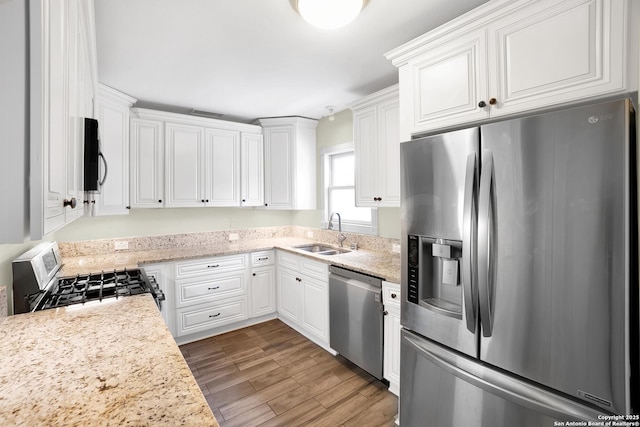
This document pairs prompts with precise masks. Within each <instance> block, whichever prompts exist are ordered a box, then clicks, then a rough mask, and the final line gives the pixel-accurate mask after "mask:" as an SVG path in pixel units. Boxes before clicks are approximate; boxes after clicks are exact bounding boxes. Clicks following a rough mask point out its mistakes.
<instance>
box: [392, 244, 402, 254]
mask: <svg viewBox="0 0 640 427" xmlns="http://www.w3.org/2000/svg"><path fill="white" fill-rule="evenodd" d="M391 252H393V253H394V254H399V253H400V245H399V244H397V243H393V244H391Z"/></svg>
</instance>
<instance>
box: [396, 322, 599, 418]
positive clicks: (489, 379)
mask: <svg viewBox="0 0 640 427" xmlns="http://www.w3.org/2000/svg"><path fill="white" fill-rule="evenodd" d="M401 360H402V362H401V365H400V396H402V398H401V399H400V420H401V423H402V427H414V426H415V427H418V426H420V427H425V426H427V427H454V426H465V427H474V426H477V427H485V426H519V427H547V426H549V427H552V426H554V423H555V422H565V423H566V422H567V421H589V420H591V421H597V417H598V414H599V412H598V411H596V410H594V409H591V408H589V407H586V406H583V405H580V404H578V403H576V402H574V401H572V400H570V399H567V398H566V397H564V396H561V395H557V394H554V393H551V392H549V391H547V390H546V389H541V388H538V387H537V386H535V385H533V384H531V383H528V382H525V381H523V380H521V379H519V378H516V377H512V376H510V375H506V374H504V373H502V372H501V371H497V370H493V369H490V368H487V367H485V366H484V365H482V364H480V363H478V362H476V361H474V360H472V359H470V358H467V357H465V356H461V355H459V354H458V353H454V352H452V351H450V350H448V349H446V348H445V347H442V346H439V345H437V344H434V343H432V342H431V341H428V340H426V339H424V338H422V337H419V336H417V335H415V334H413V333H411V332H408V331H406V330H403V331H402V347H401Z"/></svg>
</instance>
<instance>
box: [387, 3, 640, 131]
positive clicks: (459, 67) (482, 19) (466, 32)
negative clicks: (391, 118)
mask: <svg viewBox="0 0 640 427" xmlns="http://www.w3.org/2000/svg"><path fill="white" fill-rule="evenodd" d="M633 3H634V2H631V1H626V0H539V1H532V0H517V1H513V0H495V1H491V2H488V3H486V4H484V5H482V6H480V7H478V8H476V9H474V10H472V11H471V12H469V13H467V14H465V15H463V16H461V17H459V18H457V19H455V20H453V21H451V22H449V23H447V24H445V25H443V26H441V27H439V28H437V29H435V30H433V31H431V32H429V33H427V34H425V35H423V36H421V37H418V38H417V39H415V40H413V41H410V42H409V43H407V44H405V45H403V46H401V47H399V48H397V49H395V50H393V51H391V52H389V53H388V54H387V58H388V59H390V60H392V62H393V64H394V65H395V66H396V67H399V81H400V117H401V118H402V120H401V124H400V128H401V129H400V137H401V139H402V140H408V139H410V138H411V136H412V135H417V134H421V133H425V132H431V131H433V130H436V129H443V128H447V127H452V126H457V125H461V124H465V123H472V122H477V121H481V120H486V119H489V118H497V117H501V116H505V115H512V114H516V113H523V112H526V111H531V110H537V109H542V108H547V107H550V106H556V105H563V104H569V103H572V102H577V101H581V100H587V99H597V98H601V97H604V96H610V95H615V94H626V93H630V92H633V91H634V90H636V88H637V62H638V61H637V52H638V46H637V39H638V37H637V34H633V32H634V31H636V29H635V27H636V26H635V25H632V24H633V22H634V21H637V16H638V13H637V12H638V10H637V9H639V8H638V6H637V5H634V4H633Z"/></svg>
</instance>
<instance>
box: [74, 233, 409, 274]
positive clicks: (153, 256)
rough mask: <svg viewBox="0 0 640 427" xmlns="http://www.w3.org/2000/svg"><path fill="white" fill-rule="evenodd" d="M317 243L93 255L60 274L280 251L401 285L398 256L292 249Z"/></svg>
mask: <svg viewBox="0 0 640 427" xmlns="http://www.w3.org/2000/svg"><path fill="white" fill-rule="evenodd" d="M308 243H317V242H315V241H314V240H310V239H303V238H299V237H276V238H268V239H253V240H244V241H239V242H238V243H229V242H220V243H215V244H208V245H199V246H176V247H173V248H171V247H169V248H166V247H165V248H162V249H150V250H140V251H122V252H120V251H118V252H115V251H112V252H110V253H107V254H92V255H84V256H75V257H63V258H64V259H63V261H64V267H63V270H62V275H64V276H72V275H76V274H82V273H88V272H96V271H101V270H104V271H107V270H114V269H122V268H125V267H126V268H135V267H137V266H140V265H142V266H143V267H144V264H153V263H159V262H172V261H180V260H186V259H194V258H202V257H209V256H222V255H233V254H238V253H246V252H254V251H262V250H268V249H283V250H287V251H289V252H292V253H296V254H298V255H302V256H305V257H308V258H311V259H315V260H317V261H322V262H325V263H327V264H333V265H338V266H341V267H344V268H348V269H351V270H355V271H359V272H361V273H365V274H369V275H372V276H376V277H380V278H382V279H384V280H387V281H390V282H394V283H400V256H399V255H397V254H389V253H385V252H374V251H369V250H360V249H359V250H355V251H351V252H348V253H344V254H339V255H316V254H312V253H309V252H305V251H301V250H298V249H295V248H294V246H297V245H302V244H308Z"/></svg>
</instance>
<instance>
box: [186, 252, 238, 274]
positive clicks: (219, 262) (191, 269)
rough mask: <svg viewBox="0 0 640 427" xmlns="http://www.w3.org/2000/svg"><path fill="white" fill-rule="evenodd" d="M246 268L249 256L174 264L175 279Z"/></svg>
mask: <svg viewBox="0 0 640 427" xmlns="http://www.w3.org/2000/svg"><path fill="white" fill-rule="evenodd" d="M248 266H249V256H248V255H247V254H242V255H232V256H224V257H214V258H202V259H198V260H194V261H185V262H179V263H177V264H176V279H180V278H182V277H191V276H199V275H203V274H211V273H213V274H215V273H218V272H223V271H234V270H243V269H246V268H247V267H248Z"/></svg>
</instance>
